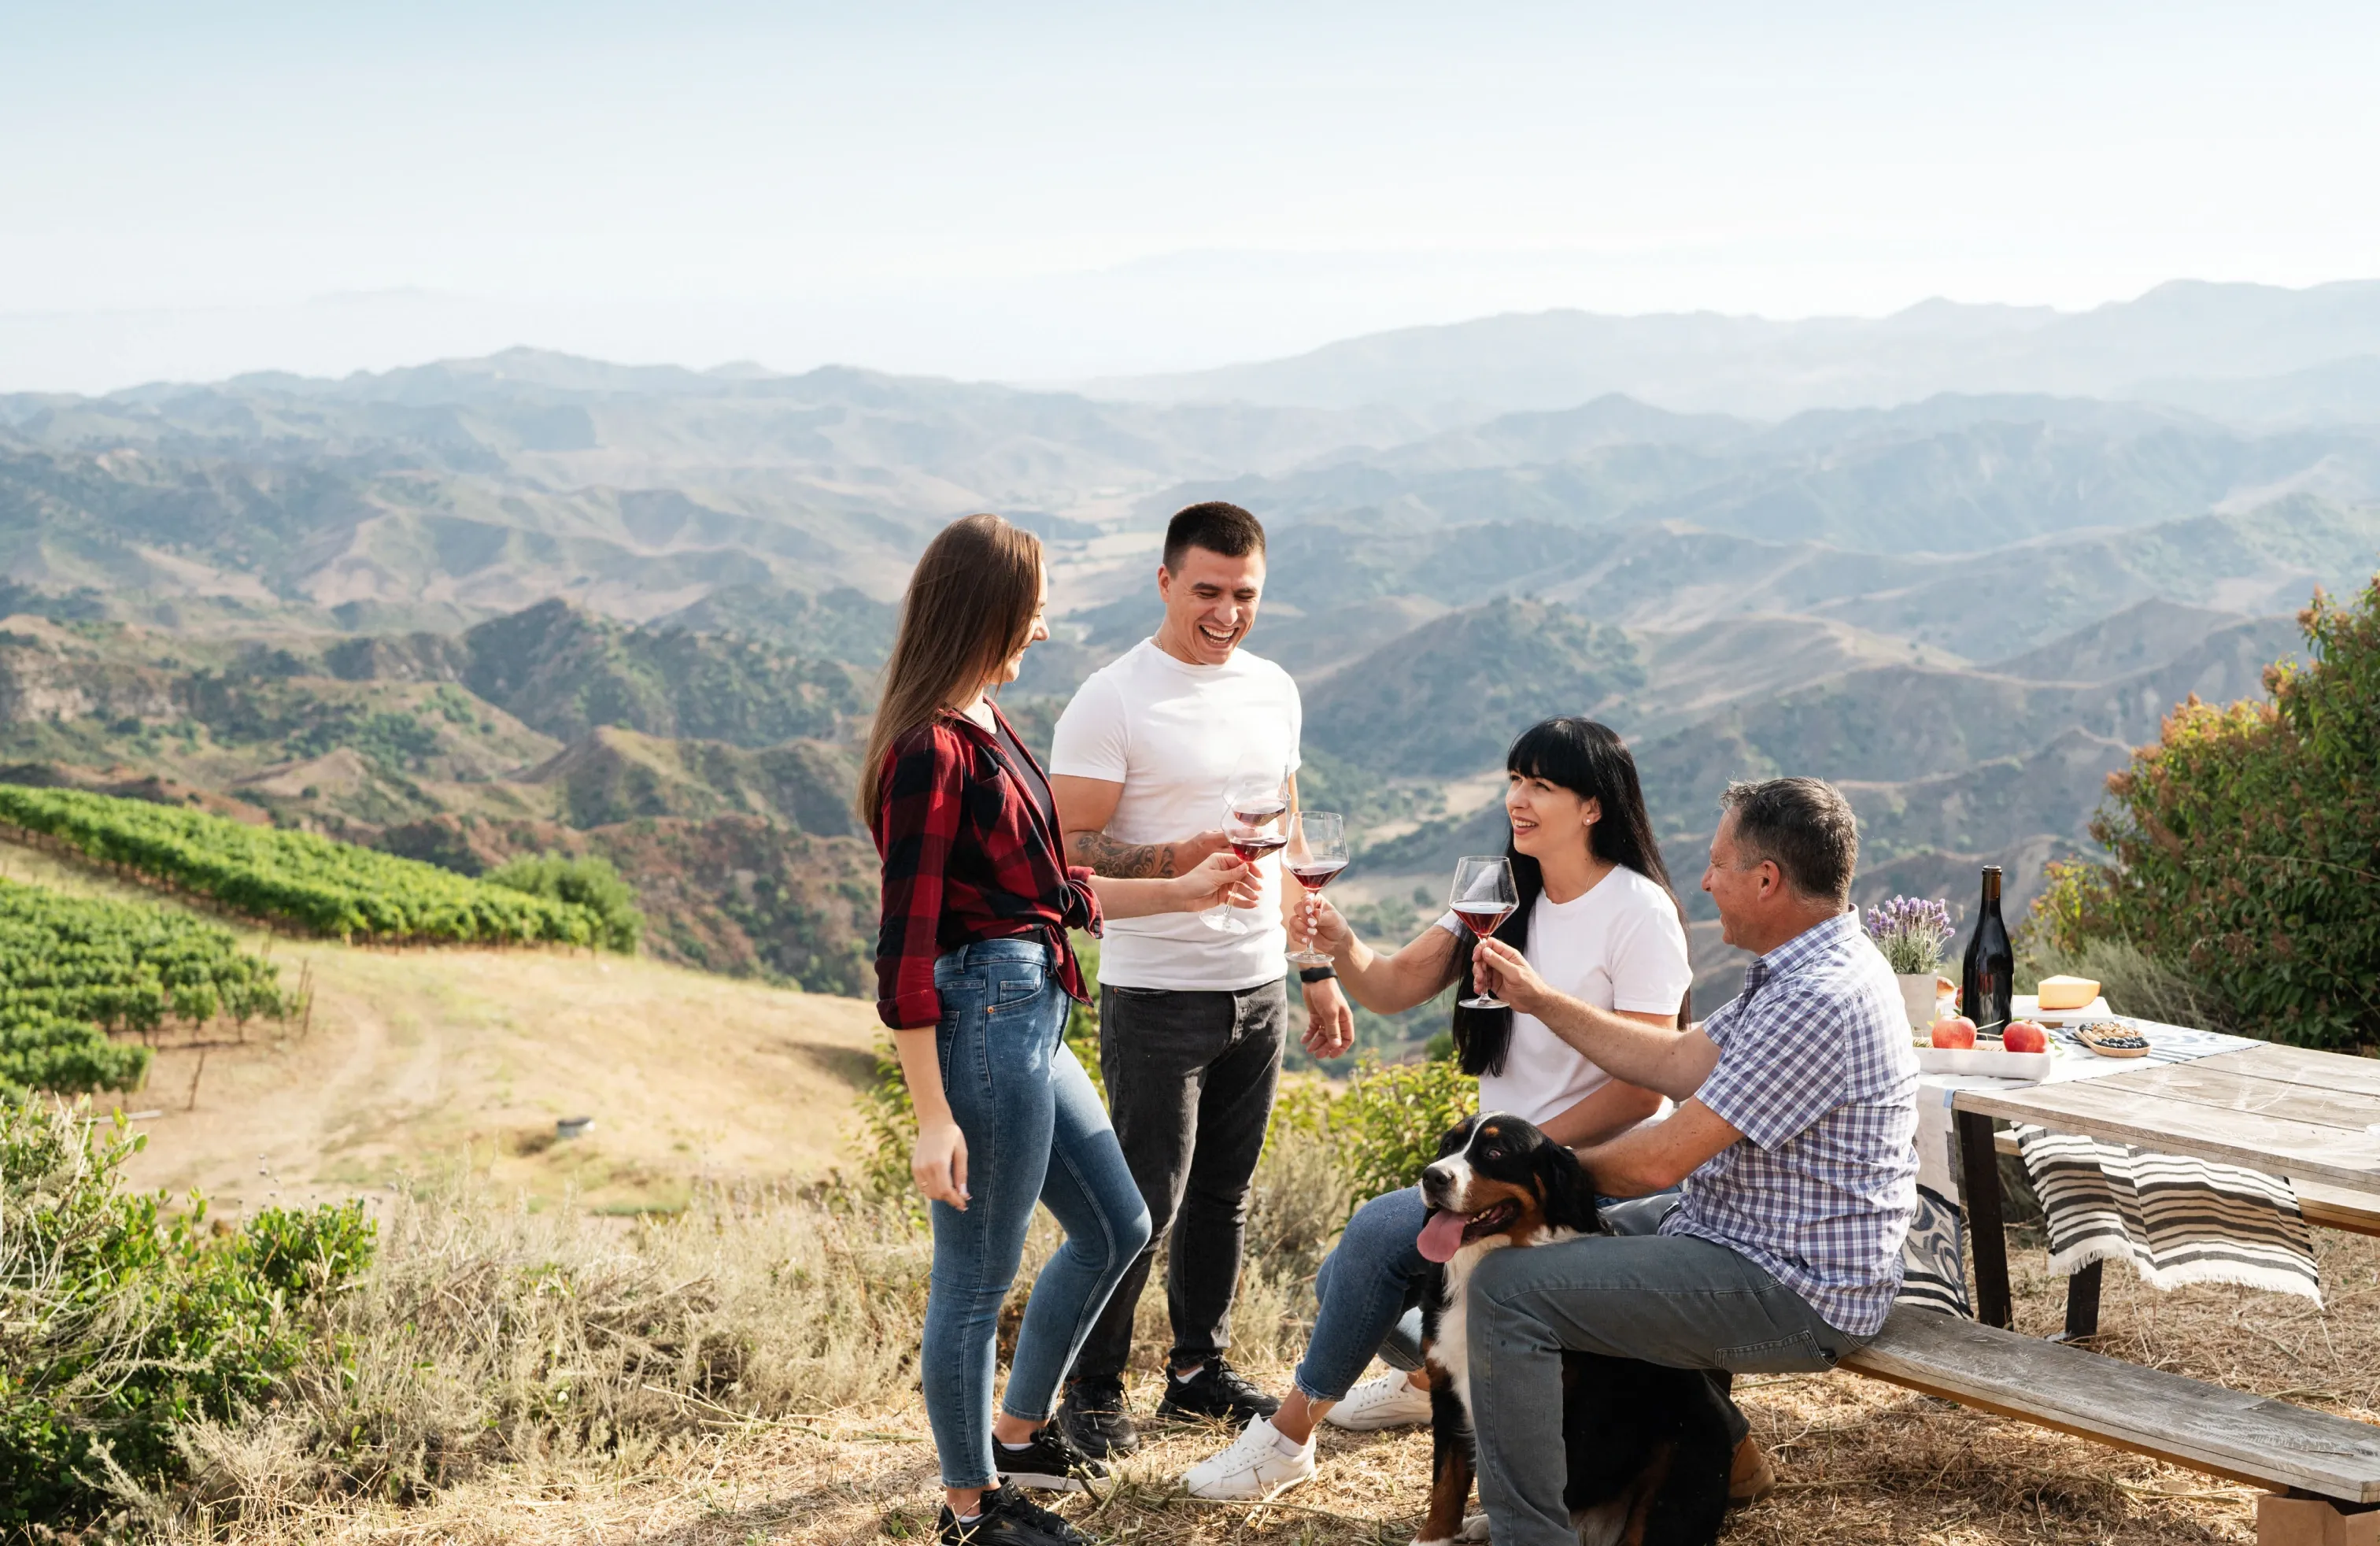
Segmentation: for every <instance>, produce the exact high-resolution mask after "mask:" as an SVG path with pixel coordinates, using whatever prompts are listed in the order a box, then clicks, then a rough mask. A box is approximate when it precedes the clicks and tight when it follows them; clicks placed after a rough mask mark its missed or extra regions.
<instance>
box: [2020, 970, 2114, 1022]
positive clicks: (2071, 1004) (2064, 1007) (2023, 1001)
mask: <svg viewBox="0 0 2380 1546" xmlns="http://www.w3.org/2000/svg"><path fill="white" fill-rule="evenodd" d="M2010 1003H2011V1004H2012V1005H2013V1013H2015V1014H2017V1015H2020V1016H2023V1017H2024V1018H2026V1019H2029V1020H2037V1021H2039V1022H2040V1023H2041V1024H2043V1025H2046V1026H2070V1025H2073V1024H2075V1023H2077V1022H2078V1021H2082V1020H2105V1019H2111V1018H2113V1017H2114V1016H2113V1014H2112V1012H2111V1011H2110V1010H2109V1009H2108V1008H2107V1000H2106V999H2105V998H2102V997H2101V996H2100V994H2099V984H2097V983H2096V982H2094V981H2092V980H2090V979H2089V978H2087V977H2045V978H2043V979H2042V980H2041V981H2040V983H2039V985H2038V990H2037V991H2036V992H2032V993H2019V994H2017V995H2016V997H2015V998H2014V999H2012V1000H2010Z"/></svg>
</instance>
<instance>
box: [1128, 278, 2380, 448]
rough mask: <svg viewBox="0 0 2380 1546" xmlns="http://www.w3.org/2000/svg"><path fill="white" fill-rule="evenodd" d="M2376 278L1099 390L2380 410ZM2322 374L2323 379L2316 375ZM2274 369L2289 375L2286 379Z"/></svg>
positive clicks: (1545, 334)
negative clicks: (2016, 398)
mask: <svg viewBox="0 0 2380 1546" xmlns="http://www.w3.org/2000/svg"><path fill="white" fill-rule="evenodd" d="M2374 359H2380V280H2357V281H2352V282H2348V283H2342V284H2334V285H2319V286H2314V287H2313V288H2311V289H2303V290H2289V289H2281V288H2277V287H2274V286H2264V285H2222V284H2208V283H2205V282H2203V281H2196V280H2183V281H2176V282H2174V283H2171V284H2167V285H2160V286H2157V287H2156V288H2155V289H2153V290H2151V291H2149V292H2148V293H2147V294H2146V295H2143V296H2142V297H2140V298H2138V299H2136V300H2131V301H2120V302H2113V303H2110V304H2108V305H2106V306H2100V307H2095V308H2094V309H2092V310H2088V311H2081V312H2061V311H2054V310H2049V309H2048V308H2046V307H2019V306H1971V305H1961V304H1958V303H1956V302H1952V301H1948V300H1929V301H1925V302H1924V303H1923V304H1920V305H1917V306H1913V307H1911V308H1909V309H1908V310H1904V311H1900V312H1896V313H1894V314H1893V315H1891V316H1888V317H1883V318H1878V319H1873V320H1871V319H1867V318H1849V317H1819V318H1812V319H1809V320H1806V321H1799V322H1775V321H1770V320H1768V319H1767V318H1761V317H1730V316H1721V315H1719V314H1718V313H1716V312H1709V311H1699V312H1692V313H1673V314H1668V315H1655V316H1642V317H1609V316H1597V315H1595V314H1593V313H1590V312H1585V311H1541V312H1536V313H1532V314H1526V315H1507V316H1499V317H1485V318H1481V319H1479V320H1478V321H1475V322H1466V323H1449V324H1445V325H1440V326H1435V327H1412V328H1402V329H1399V330H1397V331H1395V332H1390V333H1378V334H1373V335H1369V336H1366V337H1362V338H1351V339H1348V340H1345V341H1344V342H1342V343H1336V344H1330V345H1326V346H1325V347H1321V348H1318V349H1314V350H1311V351H1309V352H1307V353H1305V354H1301V355H1296V356H1293V357H1292V358H1290V359H1275V360H1266V361H1263V362H1260V363H1256V364H1248V365H1232V366H1226V367H1223V368H1221V369H1220V370H1212V371H1189V372H1184V373H1180V374H1173V375H1151V376H1135V377H1126V378H1111V379H1107V380H1102V381H1099V382H1094V383H1088V385H1087V390H1088V391H1090V392H1092V393H1094V394H1095V395H1098V396H1110V397H1122V398H1128V399H1132V400H1136V401H1148V402H1246V403H1268V404H1276V405H1280V406H1283V407H1300V408H1354V407H1357V406H1361V405H1367V404H1390V405H1395V406H1399V407H1403V408H1415V409H1436V408H1444V407H1445V406H1447V405H1458V404H1459V405H1463V406H1464V407H1466V408H1471V409H1474V410H1479V411H1488V412H1494V411H1498V410H1512V409H1553V408H1567V407H1570V406H1572V405H1573V404H1576V403H1582V402H1585V401H1587V400H1589V399H1591V398H1594V397H1598V396H1604V395H1605V394H1607V393H1625V394H1627V395H1629V396H1633V397H1638V398H1642V399H1644V400H1645V401H1646V402H1652V403H1658V404H1659V405H1661V406H1662V407H1664V408H1677V409H1684V410H1697V411H1718V412H1726V413H1740V414H1748V415H1752V416H1754V417H1758V418H1780V417H1783V416H1785V415H1788V414H1791V413H1796V412H1800V411H1803V410H1804V409H1808V408H1862V407H1870V406H1876V405H1887V406H1888V405H1892V404H1899V403H1908V402H1914V401H1917V400H1920V399H1923V398H1925V397H1930V396H1936V395H1937V394H1940V393H1944V392H1957V393H2032V392H2040V393H2052V394H2057V395H2059V396H2101V397H2127V396H2137V397H2143V398H2146V399H2149V400H2155V401H2168V402H2181V403H2194V404H2195V406H2198V407H2200V408H2203V409H2204V411H2207V412H2210V413H2216V414H2227V413H2230V412H2233V411H2240V412H2241V413H2242V414H2243V415H2244V416H2246V417H2250V418H2255V419H2260V420H2284V421H2298V420H2330V419H2333V418H2336V417H2343V418H2349V419H2362V420H2368V419H2370V418H2371V417H2372V416H2373V412H2374V408H2380V365H2375V364H2374ZM2309 371H2319V372H2320V373H2319V374H2318V375H2316V376H2314V377H2313V378H2312V379H2308V378H2306V377H2305V375H2304V373H2305V372H2309ZM2274 378H2278V379H2274Z"/></svg>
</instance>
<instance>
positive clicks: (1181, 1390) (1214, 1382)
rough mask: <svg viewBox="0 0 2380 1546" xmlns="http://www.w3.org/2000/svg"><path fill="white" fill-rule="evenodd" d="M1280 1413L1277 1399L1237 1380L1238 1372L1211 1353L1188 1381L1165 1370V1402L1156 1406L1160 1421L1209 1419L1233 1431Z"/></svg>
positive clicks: (1238, 1377)
mask: <svg viewBox="0 0 2380 1546" xmlns="http://www.w3.org/2000/svg"><path fill="white" fill-rule="evenodd" d="M1280 1410H1281V1403H1280V1401H1279V1400H1277V1399H1276V1398H1274V1397H1272V1396H1269V1395H1267V1394H1265V1393H1264V1392H1262V1391H1260V1390H1258V1389H1257V1388H1256V1387H1255V1386H1254V1385H1251V1384H1249V1383H1248V1382H1246V1381H1245V1380H1244V1379H1242V1378H1240V1372H1239V1370H1237V1369H1233V1367H1232V1366H1231V1365H1230V1364H1227V1363H1225V1362H1224V1361H1223V1360H1222V1359H1221V1358H1220V1357H1216V1356H1213V1355H1211V1354H1210V1355H1209V1356H1208V1359H1207V1361H1206V1363H1205V1364H1204V1365H1203V1366H1202V1367H1201V1368H1200V1369H1199V1370H1198V1372H1197V1373H1196V1374H1194V1375H1192V1376H1191V1377H1190V1378H1189V1379H1187V1380H1184V1378H1182V1376H1180V1375H1179V1374H1176V1373H1174V1372H1173V1371H1172V1369H1167V1370H1166V1371H1165V1399H1164V1400H1162V1401H1160V1402H1159V1403H1158V1404H1157V1415H1158V1416H1159V1417H1160V1418H1212V1419H1216V1420H1219V1421H1222V1422H1228V1423H1230V1424H1231V1425H1232V1426H1233V1428H1245V1427H1246V1426H1247V1425H1248V1424H1250V1423H1252V1422H1254V1421H1256V1419H1257V1418H1269V1417H1270V1416H1272V1415H1273V1414H1274V1413H1275V1412H1278V1411H1280Z"/></svg>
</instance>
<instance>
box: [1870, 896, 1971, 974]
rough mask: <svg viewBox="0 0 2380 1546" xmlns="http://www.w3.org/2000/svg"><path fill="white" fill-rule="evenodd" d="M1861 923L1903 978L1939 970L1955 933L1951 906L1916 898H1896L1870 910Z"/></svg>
mask: <svg viewBox="0 0 2380 1546" xmlns="http://www.w3.org/2000/svg"><path fill="white" fill-rule="evenodd" d="M1861 921H1862V922H1864V923H1865V924H1866V925H1867V937H1868V938H1869V939H1871V940H1874V941H1875V942H1876V948H1877V949H1878V950H1881V951H1883V952H1884V958H1885V959H1886V960H1887V961H1888V962H1890V963H1891V964H1892V969H1893V970H1894V971H1896V972H1900V973H1901V974H1903V975H1913V974H1916V973H1921V972H1931V971H1935V970H1937V969H1938V968H1940V967H1941V965H1942V952H1943V950H1944V949H1945V948H1947V947H1948V946H1949V943H1950V935H1951V933H1952V932H1953V931H1952V929H1951V927H1950V908H1949V904H1948V903H1943V902H1925V901H1921V900H1919V899H1918V898H1917V897H1914V896H1896V897H1894V898H1892V900H1890V901H1888V902H1883V903H1879V904H1877V905H1876V906H1875V907H1869V908H1868V909H1866V911H1865V912H1864V914H1863V915H1862V918H1861Z"/></svg>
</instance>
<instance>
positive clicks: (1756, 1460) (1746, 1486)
mask: <svg viewBox="0 0 2380 1546" xmlns="http://www.w3.org/2000/svg"><path fill="white" fill-rule="evenodd" d="M1774 1491H1777V1471H1776V1468H1775V1467H1772V1466H1770V1465H1769V1464H1768V1455H1767V1452H1766V1451H1764V1450H1763V1449H1762V1448H1761V1447H1760V1445H1759V1444H1757V1443H1755V1442H1754V1441H1753V1440H1752V1438H1751V1437H1750V1436H1749V1435H1747V1436H1746V1437H1745V1438H1744V1441H1743V1443H1740V1444H1738V1445H1736V1446H1735V1461H1734V1463H1733V1464H1732V1465H1730V1466H1729V1467H1728V1468H1727V1506H1728V1507H1730V1508H1742V1507H1743V1505H1744V1504H1746V1503H1757V1502H1759V1501H1760V1500H1761V1499H1763V1498H1765V1497H1767V1496H1768V1494H1769V1493H1771V1492H1774Z"/></svg>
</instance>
